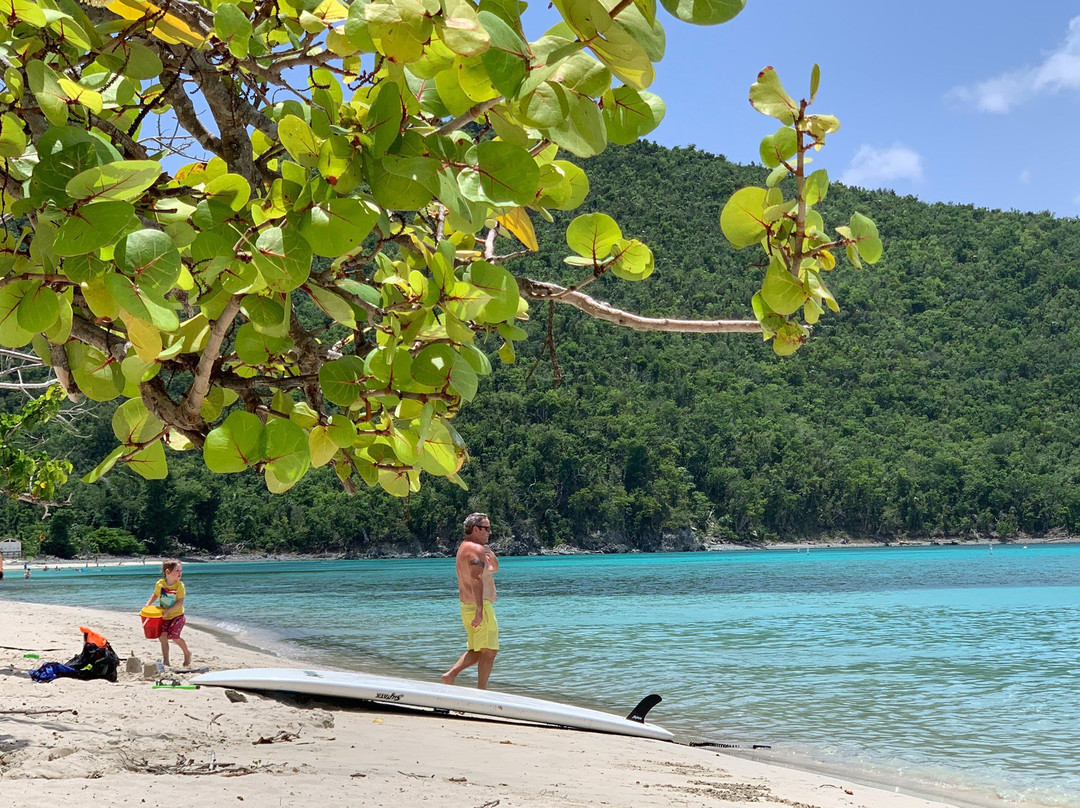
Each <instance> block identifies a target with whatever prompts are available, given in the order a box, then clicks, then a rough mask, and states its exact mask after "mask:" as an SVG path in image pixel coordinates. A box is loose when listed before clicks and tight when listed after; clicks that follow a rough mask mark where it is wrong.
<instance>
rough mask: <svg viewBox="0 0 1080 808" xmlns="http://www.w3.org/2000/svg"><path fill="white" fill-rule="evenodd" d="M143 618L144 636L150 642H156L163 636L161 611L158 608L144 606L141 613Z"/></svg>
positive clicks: (140, 615)
mask: <svg viewBox="0 0 1080 808" xmlns="http://www.w3.org/2000/svg"><path fill="white" fill-rule="evenodd" d="M139 617H141V618H142V627H143V634H145V635H146V639H148V640H156V639H157V638H158V637H160V636H161V609H160V608H159V607H157V606H144V607H143V610H142V611H141V612H139Z"/></svg>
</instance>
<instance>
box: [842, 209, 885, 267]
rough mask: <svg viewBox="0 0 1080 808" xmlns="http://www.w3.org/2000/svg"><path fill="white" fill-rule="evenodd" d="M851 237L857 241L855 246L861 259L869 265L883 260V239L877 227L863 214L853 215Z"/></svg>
mask: <svg viewBox="0 0 1080 808" xmlns="http://www.w3.org/2000/svg"><path fill="white" fill-rule="evenodd" d="M849 226H850V227H851V237H852V238H853V239H855V246H856V248H857V249H858V251H859V257H860V258H862V260H863V261H865V262H866V263H868V264H876V263H877V262H878V259H880V258H881V252H882V247H881V237H880V236H879V235H878V229H877V225H876V224H874V222H873V221H872V220H870V219H868V218H867V217H866V216H863V215H862V214H861V213H853V214H851V222H850V225H849Z"/></svg>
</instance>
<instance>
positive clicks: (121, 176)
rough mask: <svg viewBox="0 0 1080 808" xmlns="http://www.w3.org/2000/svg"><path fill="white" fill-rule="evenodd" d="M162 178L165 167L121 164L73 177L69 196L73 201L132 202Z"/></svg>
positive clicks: (134, 162) (149, 163)
mask: <svg viewBox="0 0 1080 808" xmlns="http://www.w3.org/2000/svg"><path fill="white" fill-rule="evenodd" d="M159 176H161V164H160V163H157V162H155V161H153V160H120V161H118V162H115V163H106V164H105V165H103V166H95V167H94V168H89V169H87V170H86V171H83V172H82V173H81V174H78V175H76V176H74V177H72V178H71V179H70V180H69V181H68V184H67V189H66V190H67V193H68V195H69V196H70V197H71V198H72V199H94V200H98V201H103V200H107V199H119V200H125V201H131V200H133V199H138V198H139V197H140V196H142V193H143V191H145V190H146V189H147V188H149V187H150V186H151V185H153V184H154V183H155V182H156V181H157V178H158V177H159Z"/></svg>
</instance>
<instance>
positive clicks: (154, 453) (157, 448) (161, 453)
mask: <svg viewBox="0 0 1080 808" xmlns="http://www.w3.org/2000/svg"><path fill="white" fill-rule="evenodd" d="M124 460H125V462H126V463H127V464H128V466H130V467H131V470H132V471H134V472H135V473H136V474H138V475H139V476H140V477H142V478H143V479H146V480H164V479H165V478H166V477H168V476H169V466H168V463H167V461H166V460H165V447H164V446H162V445H161V441H159V440H156V441H154V442H153V443H151V444H150V445H149V446H147V447H145V448H143V449H141V450H140V451H138V452H136V453H135V454H133V455H129V456H128V457H126V458H124Z"/></svg>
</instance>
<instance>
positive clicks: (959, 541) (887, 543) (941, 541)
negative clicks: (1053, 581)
mask: <svg viewBox="0 0 1080 808" xmlns="http://www.w3.org/2000/svg"><path fill="white" fill-rule="evenodd" d="M1073 542H1080V537H1078V536H1073V535H1071V534H1069V533H1068V532H1067V531H1064V530H1055V531H1051V532H1049V533H1047V534H1046V535H1044V536H1029V535H1023V534H1021V535H1017V536H1010V537H1000V536H993V535H991V536H935V537H931V538H912V537H908V536H893V537H882V538H874V539H867V538H858V537H852V536H845V535H835V534H834V535H830V536H823V537H819V538H815V539H805V540H802V541H773V542H765V541H754V540H749V541H745V542H730V541H720V540H715V539H711V538H708V537H701V536H699V535H698V533H697V532H696V531H692V530H684V531H679V532H677V533H667V534H662V535H660V536H658V537H656V540H655V541H651V542H647V543H645V545H644V546H641V544H642V543H641V542H638V546H636V547H635V546H632V545H631V544H630V543H629V542H628V541H627V540H626V537H624V536H620V535H611V534H605V535H596V536H586V537H584V538H583V539H581V540H580V541H579V542H578V543H575V544H570V543H565V544H560V545H557V546H555V547H544V546H542V545H541V544H540V542H539V540H538V539H537V537H535V536H504V537H500V538H495V539H493V540H492V542H491V546H492V548H493V549H494V550H495V552H496V553H498V554H499V555H500V556H530V555H531V556H538V555H605V554H616V553H684V552H706V551H707V552H729V551H739V550H807V549H825V548H843V547H848V548H856V547H861V548H872V547H932V546H962V545H970V546H976V545H987V544H989V545H1026V544H1067V543H1073ZM456 548H457V543H456V539H455V540H454V541H453V542H450V541H447V540H445V539H440V540H439V541H438V542H437V543H436V546H435V548H434V549H432V548H431V547H430V546H428V547H423V546H421V545H420V543H419V542H411V543H396V544H389V543H386V544H377V545H375V546H374V547H371V548H368V549H367V550H365V551H364V552H351V553H343V552H327V553H266V552H255V553H239V554H237V553H231V554H213V553H198V552H186V553H185V552H181V553H179V554H178V556H177V557H178V558H180V559H181V560H182V561H184V563H191V564H197V563H203V562H208V561H340V560H351V559H378V558H449V557H452V556H453V555H454V552H455V550H456ZM158 559H159V557H158V556H145V557H116V556H96V557H90V558H79V559H63V558H56V557H54V556H37V557H35V558H33V559H29V560H26V559H21V558H20V559H14V558H8V559H5V563H6V564H7V568H8V570H9V571H10V572H11V574H13V575H14V574H16V572H18V571H21V570H22V569H23V566H24V565H28V566H29V569H30V570H32V571H39V570H43V569H45V568H49V569H53V568H61V567H63V568H77V569H86V568H90V567H95V566H115V565H123V564H132V565H135V564H146V565H155V564H157V563H158Z"/></svg>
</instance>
